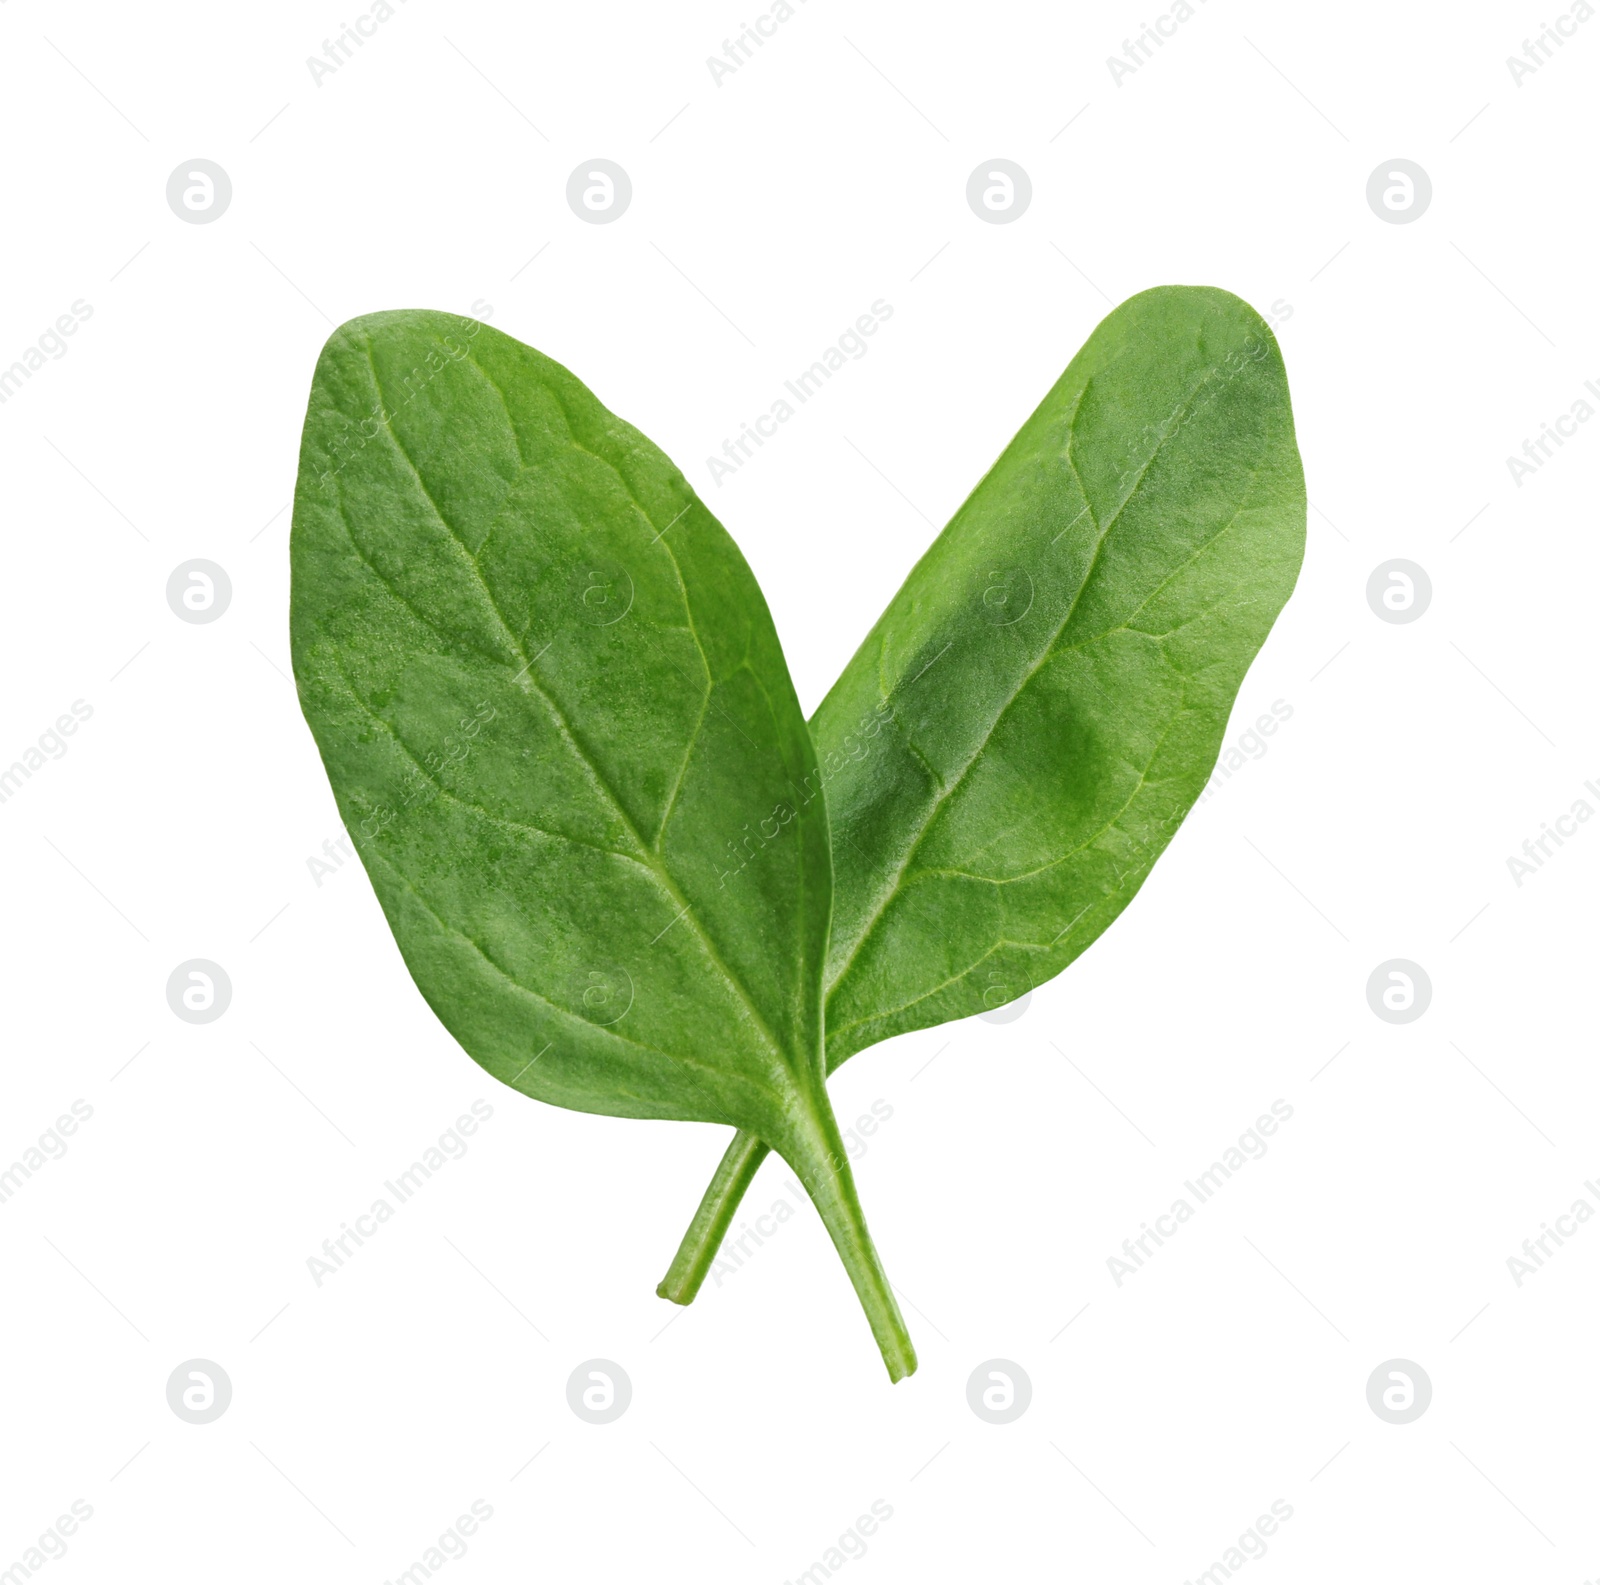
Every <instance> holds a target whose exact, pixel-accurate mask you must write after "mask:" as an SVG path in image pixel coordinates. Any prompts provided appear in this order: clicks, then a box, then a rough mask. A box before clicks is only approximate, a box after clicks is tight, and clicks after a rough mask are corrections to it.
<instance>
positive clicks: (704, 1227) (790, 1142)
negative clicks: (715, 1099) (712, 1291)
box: [656, 1094, 917, 1381]
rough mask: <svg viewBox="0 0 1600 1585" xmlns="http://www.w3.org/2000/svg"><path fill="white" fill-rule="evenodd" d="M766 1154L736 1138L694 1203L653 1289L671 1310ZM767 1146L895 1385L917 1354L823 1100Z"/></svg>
mask: <svg viewBox="0 0 1600 1585" xmlns="http://www.w3.org/2000/svg"><path fill="white" fill-rule="evenodd" d="M768 1148H769V1147H768V1146H767V1145H765V1144H763V1143H762V1141H761V1140H759V1139H757V1138H755V1137H754V1136H753V1135H751V1134H746V1133H743V1132H740V1133H739V1134H737V1135H735V1136H734V1141H733V1143H732V1144H731V1145H730V1146H729V1147H728V1149H727V1152H726V1153H725V1154H724V1155H723V1158H722V1164H721V1166H719V1167H718V1169H717V1176H716V1179H715V1181H714V1182H713V1183H712V1185H711V1187H710V1188H709V1189H708V1190H707V1191H706V1194H705V1198H704V1199H702V1200H701V1202H700V1209H699V1210H698V1211H697V1212H696V1213H695V1219H694V1222H693V1224H692V1225H691V1227H690V1229H689V1231H688V1233H687V1234H686V1235H685V1237H684V1240H683V1243H682V1245H681V1246H680V1247H679V1250H678V1254H677V1258H676V1259H675V1260H674V1261H673V1262H672V1269H671V1270H670V1271H669V1272H668V1273H667V1275H666V1276H665V1277H664V1278H663V1279H662V1281H661V1285H660V1286H659V1287H658V1288H657V1289H656V1292H657V1293H659V1294H660V1295H661V1297H662V1298H664V1299H671V1300H672V1301H673V1303H675V1304H688V1303H689V1301H690V1300H691V1299H693V1298H694V1296H695V1293H696V1291H697V1290H698V1289H699V1287H700V1284H701V1282H702V1281H703V1280H704V1279H705V1274H706V1272H707V1271H709V1270H710V1268H711V1264H712V1262H713V1261H714V1260H715V1259H716V1255H717V1250H718V1249H719V1248H720V1247H721V1245H722V1240H723V1237H724V1235H725V1234H726V1233H727V1231H728V1226H729V1224H730V1223H731V1222H732V1220H733V1214H734V1211H735V1210H736V1209H737V1208H738V1204H739V1200H740V1198H741V1197H742V1196H743V1194H744V1192H745V1190H746V1189H748V1188H749V1187H750V1180H751V1179H752V1178H753V1177H754V1176H755V1172H756V1168H757V1167H759V1166H760V1165H761V1163H762V1161H763V1160H764V1159H765V1157H766V1154H767V1150H768ZM775 1148H776V1149H777V1151H778V1154H779V1155H780V1156H782V1157H783V1159H784V1160H785V1161H786V1162H787V1163H788V1164H789V1166H790V1167H791V1168H792V1169H793V1170H794V1172H795V1175H796V1176H797V1177H798V1178H799V1179H800V1182H801V1184H802V1185H803V1186H804V1188H805V1191H806V1193H807V1194H808V1195H809V1196H810V1197H811V1203H812V1204H813V1205H814V1206H816V1208H817V1214H818V1215H819V1216H821V1218H822V1224H823V1226H824V1227H826V1228H827V1230H828V1236H829V1237H830V1238H831V1239H832V1240H833V1247H834V1249H835V1250H837V1251H838V1254H839V1259H840V1260H842V1261H843V1262H844V1269H845V1270H846V1271H847V1272H848V1273H849V1274H850V1281H851V1283H852V1284H853V1285H854V1287H855V1290H856V1297H857V1298H858V1299H859V1300H860V1301H861V1308H862V1309H863V1310H864V1311H865V1312H866V1316H867V1322H868V1324H869V1325H870V1326H871V1327H872V1335H873V1337H874V1338H875V1339H876V1341H877V1344H878V1351H879V1353H881V1354H882V1355H883V1363H884V1365H885V1366H886V1367H887V1369H888V1372H889V1380H890V1381H899V1380H901V1379H902V1378H903V1377H906V1376H909V1375H910V1374H911V1373H912V1372H913V1371H914V1370H915V1369H916V1368H917V1351H916V1349H915V1347H914V1346H913V1345H912V1342H911V1335H910V1333H909V1332H907V1331H906V1323H905V1321H904V1320H903V1319H902V1318H901V1315H900V1306H899V1305H898V1304H897V1303H896V1302H895V1297H894V1290H893V1289H892V1288H891V1287H890V1285H889V1278H888V1274H887V1273H886V1272H885V1271H884V1269H883V1262H882V1261H880V1260H879V1259H878V1251H877V1250H876V1249H875V1248H874V1247H873V1243H872V1235H871V1234H870V1233H869V1232H868V1231H867V1221H866V1217H865V1215H864V1214H863V1213H862V1210H861V1201H860V1200H859V1199H858V1198H857V1196H856V1184H855V1177H854V1175H853V1174H852V1173H851V1171H850V1162H849V1159H848V1158H847V1157H846V1155H845V1148H844V1140H843V1139H842V1138H841V1137H840V1135H839V1125H838V1123H837V1122H836V1121H835V1120H834V1116H833V1111H832V1109H831V1108H830V1107H829V1105H828V1102H827V1097H826V1095H825V1094H824V1095H823V1096H822V1097H821V1101H820V1104H818V1105H814V1106H811V1107H805V1108H803V1111H802V1115H800V1116H798V1117H796V1118H795V1119H794V1126H793V1130H792V1132H791V1134H790V1136H789V1138H788V1139H786V1140H785V1141H784V1142H783V1143H782V1144H781V1145H778V1146H777V1147H775Z"/></svg>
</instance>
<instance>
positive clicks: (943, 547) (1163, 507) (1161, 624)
mask: <svg viewBox="0 0 1600 1585" xmlns="http://www.w3.org/2000/svg"><path fill="white" fill-rule="evenodd" d="M1305 520H1306V499H1305V480H1304V476H1303V474H1302V471H1301V466H1300V457H1299V452H1298V450H1297V449H1296V446H1295V438H1294V423H1293V418H1292V416H1291V412H1290V406H1289V388H1288V382H1287V379H1286V377H1285V374H1284V369H1283V360H1282V358H1281V356H1280V354H1279V351H1278V346H1277V343H1276V341H1275V340H1274V339H1273V336H1272V332H1271V331H1270V330H1269V329H1268V327H1267V325H1266V324H1265V322H1264V321H1263V320H1262V319H1261V318H1260V316H1259V315H1258V314H1256V313H1255V311H1254V310H1253V309H1251V308H1250V307H1249V305H1248V304H1246V303H1244V302H1242V301H1240V299H1239V298H1237V297H1234V296H1232V295H1231V294H1229V293H1227V292H1223V291H1218V290H1215V289H1212V288H1206V287H1176V286H1168V287H1158V288H1156V289H1155V290H1153V291H1148V292H1143V293H1141V294H1140V295H1139V296H1137V297H1133V298H1130V299H1129V300H1128V301H1127V302H1125V303H1123V304H1122V305H1121V306H1120V307H1119V308H1117V309H1115V310H1114V311H1113V312H1112V313H1111V314H1109V315H1108V316H1107V317H1106V318H1105V319H1104V320H1103V321H1102V322H1101V323H1100V325H1099V326H1098V327H1097V328H1096V330H1095V332H1094V334H1093V335H1092V336H1091V337H1090V338H1089V340H1088V341H1087V342H1086V343H1085V345H1084V347H1083V349H1082V350H1081V351H1080V352H1079V353H1078V355H1077V357H1075V358H1074V359H1073V360H1072V362H1071V364H1070V365H1069V366H1068V368H1067V371H1066V373H1065V374H1063V375H1062V377H1061V378H1060V380H1058V381H1057V382H1056V384H1055V386H1054V388H1053V389H1052V390H1051V391H1050V393H1049V394H1048V395H1047V396H1046V397H1045V399H1044V401H1043V402H1041V403H1040V404H1039V407H1038V408H1037V410H1036V411H1035V412H1034V414H1033V416H1032V417H1031V418H1030V419H1029V420H1028V422H1027V423H1026V424H1024V425H1023V427H1022V429H1021V430H1020V431H1019V432H1018V434H1017V436H1016V438H1015V439H1014V440H1013V441H1012V442H1011V444H1010V445H1009V446H1008V447H1007V448H1006V450H1005V452H1004V453H1003V454H1002V455H1001V457H1000V459H999V461H998V462H996V463H995V465H994V466H993V467H992V468H991V469H990V470H989V472H988V473H987V474H986V475H985V476H984V478H983V480H982V481H981V482H980V483H979V485H978V487H977V488H976V489H975V490H974V491H973V492H972V494H971V496H970V497H969V498H968V499H967V501H966V503H965V504H964V505H963V506H962V507H961V509H960V511H958V512H957V513H956V515H955V516H954V517H953V518H952V519H951V521H950V523H949V525H948V526H947V527H946V528H945V530H944V532H943V533H942V534H941V535H940V536H939V538H938V539H937V540H936V541H935V542H934V544H933V545H932V547H931V548H930V549H929V550H928V552H927V554H926V555H924V556H923V558H922V560H921V561H920V562H918V564H917V566H916V567H915V569H914V570H913V571H912V573H911V576H910V577H909V578H908V579H907V580H906V582H905V585H904V587H902V588H901V590H900V592H899V593H898V594H897V595H896V596H895V597H894V599H893V600H892V601H891V602H890V604H889V607H888V609H887V610H886V611H885V612H884V614H883V615H882V617H880V618H879V620H878V623H877V625H876V626H875V627H874V628H873V630H872V632H871V633H870V634H869V635H868V636H867V639H866V641H865V642H864V643H863V644H862V646H861V648H860V649H859V650H858V651H857V652H856V655H855V657H854V658H853V659H852V660H851V662H850V664H849V665H848V666H847V667H846V668H845V670H844V672H843V674H842V675H841V676H840V678H839V680H838V681H837V682H836V683H835V684H834V686H833V688H832V690H831V691H830V692H829V694H828V696H827V698H826V699H824V701H823V702H822V705H821V707H820V708H819V709H818V711H817V713H816V716H815V717H814V718H813V721H812V735H813V737H814V738H815V741H816V745H817V755H818V760H819V764H820V770H821V774H822V777H823V781H824V784H825V786H826V790H827V799H828V804H829V811H830V817H831V821H832V842H833V861H834V915H833V930H832V936H831V941H830V946H829V951H828V960H827V966H826V972H825V980H826V985H827V1059H828V1069H829V1071H830V1072H832V1071H833V1069H834V1068H836V1067H837V1066H838V1065H839V1064H840V1063H841V1062H843V1061H844V1060H845V1059H846V1058H847V1057H849V1056H851V1055H852V1054H853V1053H855V1052H857V1051H860V1050H862V1049H863V1048H865V1047H866V1046H869V1045H872V1044H875V1043H876V1042H877V1041H880V1040H886V1039H888V1038H889V1037H890V1036H892V1035H897V1034H902V1033H904V1032H906V1031H908V1030H912V1029H921V1028H926V1027H927V1026H929V1025H932V1024H939V1023H943V1022H946V1021H947V1020H949V1019H953V1018H964V1017H966V1016H968V1015H970V1014H973V1013H978V1012H982V1011H984V1010H985V1009H987V1008H992V1007H996V1006H1000V1005H1002V1004H1004V1003H1005V1002H1008V1001H1011V1000H1014V999H1015V998H1016V997H1018V996H1020V995H1022V994H1023V992H1025V991H1027V990H1029V989H1031V988H1032V987H1034V986H1037V985H1039V984H1042V983H1043V982H1044V981H1045V980H1048V979H1050V978H1051V977H1052V976H1054V975H1056V974H1058V973H1060V971H1061V970H1062V969H1063V968H1065V967H1066V966H1067V964H1069V963H1070V962H1071V961H1072V960H1073V959H1074V958H1075V957H1077V956H1078V955H1079V954H1080V953H1081V952H1083V951H1084V949H1085V948H1086V947H1088V946H1089V945H1090V944H1091V943H1092V942H1093V941H1095V940H1096V939H1097V938H1098V937H1099V935H1100V934H1101V932H1102V931H1104V930H1105V929H1106V927H1107V926H1108V925H1109V924H1110V923H1111V922H1112V920H1114V919H1115V918H1116V917H1117V915H1118V914H1119V913H1121V911H1122V910H1123V909H1124V908H1125V907H1126V906H1127V905H1128V903H1129V901H1130V900H1131V899H1132V897H1133V896H1134V894H1135V893H1136V892H1137V891H1138V889H1139V887H1140V886H1141V885H1142V884H1143V882H1144V879H1145V877H1146V876H1147V875H1148V874H1149V873H1150V869H1151V867H1152V866H1153V865H1154V863H1155V862H1156V860H1157V858H1159V857H1160V855H1161V853H1162V851H1163V850H1164V849H1165V848H1166V846H1167V843H1168V842H1169V841H1171V839H1172V836H1173V833H1174V832H1175V831H1176V830H1177V828H1178V825H1179V824H1180V822H1181V821H1182V820H1183V817H1184V816H1185V815H1186V814H1187V813H1188V811H1189V809H1190V807H1191V806H1192V805H1193V803H1194V801H1195V799H1196V798H1197V797H1198V796H1199V794H1200V792H1201V789H1202V788H1203V787H1204V786H1205V784H1206V781H1207V779H1208V778H1209V776H1210V774H1211V770H1212V767H1213V766H1214V764H1215V762H1216V758H1217V752H1218V749H1219V746H1220V744H1221V741H1222V735H1223V732H1224V729H1225V728H1226V725H1227V720H1228V713H1229V711H1230V709H1231V708H1232V705H1233V701H1234V698H1235V695H1236V694H1237V693H1238V690H1239V687H1240V684H1241V683H1242V682H1243V680H1244V675H1245V672H1246V670H1247V669H1248V667H1249V665H1250V662H1251V661H1252V660H1253V659H1254V658H1255V655H1256V652H1257V650H1258V649H1259V648H1260V647H1261V644H1262V643H1263V641H1264V640H1265V638H1266V636H1267V633H1268V631H1269V629H1270V628H1271V626H1272V623H1273V621H1274V620H1275V619H1276V617H1277V615H1278V613H1279V611H1280V610H1282V608H1283V605H1284V602H1285V601H1286V600H1287V599H1288V597H1289V594H1290V591H1291V590H1292V589H1293V587H1294V582H1295V578H1296V576H1297V575H1298V573H1299V569H1300V562H1301V558H1302V556H1303V554H1304V548H1305ZM764 1154H765V1152H764V1150H763V1149H762V1148H761V1146H760V1144H759V1142H757V1141H755V1140H751V1139H737V1138H736V1139H735V1141H734V1143H733V1144H732V1145H731V1146H730V1147H729V1149H728V1152H727V1154H726V1156H725V1157H724V1160H723V1163H722V1166H721V1168H720V1169H719V1172H718V1177H717V1180H716V1182H715V1183H714V1184H713V1185H712V1188H711V1189H710V1190H709V1191H708V1193H707V1196H706V1199H705V1200H704V1201H703V1202H702V1204H701V1207H700V1212H699V1213H698V1215H697V1217H696V1220H695V1223H694V1225H693V1226H692V1227H691V1229H690V1232H689V1234H688V1236H687V1237H686V1239H685V1241H684V1246H683V1248H682V1249H681V1250H680V1251H679V1256H678V1260H677V1261H676V1262H675V1263H674V1266H673V1269H672V1271H671V1272H669V1274H668V1277H667V1278H666V1280H665V1281H664V1282H663V1284H662V1286H661V1289H660V1290H659V1291H661V1292H662V1293H663V1294H664V1295H665V1296H666V1297H669V1298H674V1299H677V1300H678V1301H679V1302H681V1303H687V1302H688V1301H689V1299H690V1298H692V1297H693V1295H694V1292H695V1289H696V1288H697V1287H698V1285H699V1281H700V1279H701V1277H702V1276H703V1274H704V1271H705V1270H706V1269H707V1268H708V1265H709V1254H708V1248H709V1251H710V1253H714V1252H715V1249H716V1246H717V1243H719V1242H720V1239H721V1236H722V1234H723V1232H725V1231H726V1227H727V1225H728V1222H729V1220H731V1217H732V1215H733V1210H734V1207H735V1206H736V1205H737V1201H738V1196H739V1195H740V1194H742V1193H743V1190H744V1188H745V1187H746V1186H748V1183H749V1180H750V1177H751V1176H752V1175H753V1174H754V1171H755V1168H756V1166H758V1165H759V1163H760V1160H761V1158H762V1156H763V1155H764Z"/></svg>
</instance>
